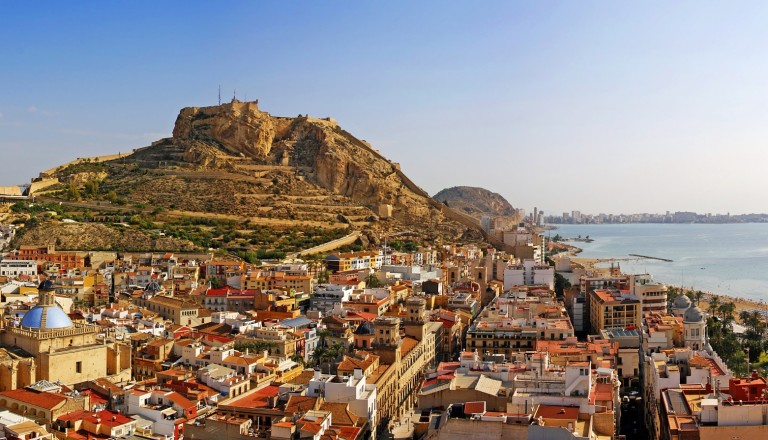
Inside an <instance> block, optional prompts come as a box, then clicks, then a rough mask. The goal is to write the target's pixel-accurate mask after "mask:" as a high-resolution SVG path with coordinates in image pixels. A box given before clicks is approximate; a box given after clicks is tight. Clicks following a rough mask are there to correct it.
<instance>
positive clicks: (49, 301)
mask: <svg viewBox="0 0 768 440" xmlns="http://www.w3.org/2000/svg"><path fill="white" fill-rule="evenodd" d="M37 290H38V292H39V297H38V299H37V305H36V306H34V307H32V309H31V310H30V311H28V312H27V313H25V314H24V317H23V318H22V319H21V323H20V325H21V327H23V328H31V329H39V330H51V329H62V328H69V327H72V325H73V324H72V320H71V319H69V316H67V313H66V312H65V311H64V310H62V309H61V308H60V307H59V306H58V305H57V304H56V295H55V293H54V291H55V287H54V286H53V283H52V282H51V280H45V281H43V282H42V283H40V286H39V287H38V288H37Z"/></svg>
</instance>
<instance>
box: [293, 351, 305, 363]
mask: <svg viewBox="0 0 768 440" xmlns="http://www.w3.org/2000/svg"><path fill="white" fill-rule="evenodd" d="M291 360H292V361H294V362H296V363H297V364H299V365H301V366H304V356H302V355H301V353H299V352H298V351H297V352H296V353H294V354H293V356H291Z"/></svg>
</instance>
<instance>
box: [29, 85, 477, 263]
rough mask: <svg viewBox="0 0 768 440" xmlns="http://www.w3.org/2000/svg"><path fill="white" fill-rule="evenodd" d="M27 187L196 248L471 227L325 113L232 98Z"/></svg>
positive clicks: (437, 235) (273, 246) (462, 233)
mask: <svg viewBox="0 0 768 440" xmlns="http://www.w3.org/2000/svg"><path fill="white" fill-rule="evenodd" d="M30 193H31V195H33V196H34V197H35V198H36V200H38V201H40V202H48V203H49V204H50V207H53V206H63V207H64V208H66V209H65V211H69V212H70V213H69V214H65V215H70V216H71V218H75V219H77V220H82V221H97V222H99V221H100V222H103V223H104V224H107V225H109V226H110V227H113V226H114V225H111V223H130V225H131V226H132V227H138V228H142V229H145V230H153V231H161V232H163V233H166V234H168V236H170V237H176V238H180V239H183V240H191V241H192V242H193V243H195V244H196V245H198V246H199V247H200V248H208V247H214V248H216V247H225V248H227V249H229V250H244V251H250V250H255V249H260V250H278V251H281V252H291V251H294V250H300V249H306V248H309V247H311V246H312V245H315V244H319V242H322V241H323V240H327V239H332V238H338V237H341V236H344V235H346V234H348V233H349V232H351V231H361V232H362V233H363V236H364V239H363V240H362V241H363V242H365V241H366V240H367V241H368V242H371V241H373V242H376V241H378V240H379V239H380V238H381V237H382V236H385V235H386V234H391V233H395V232H398V231H399V232H403V231H407V232H409V233H411V234H413V235H414V236H415V237H417V239H418V240H419V241H420V242H422V243H425V244H428V243H430V242H434V241H435V240H438V239H441V240H454V239H458V238H460V237H478V236H479V234H477V230H478V226H477V225H474V224H473V223H472V222H469V221H466V219H463V218H461V217H457V216H455V215H454V216H451V213H450V212H449V213H448V214H446V213H445V211H446V210H445V207H444V206H443V205H442V204H440V203H439V202H437V201H435V200H434V199H432V198H431V197H429V194H427V193H426V192H424V191H423V190H422V189H421V188H419V187H418V186H417V185H416V184H414V183H413V182H412V181H411V180H410V179H409V178H408V177H407V176H405V175H404V174H403V173H402V172H401V171H400V167H399V166H398V164H396V163H393V162H391V161H390V160H388V159H387V158H386V157H384V156H383V155H382V154H381V153H379V152H378V151H377V150H375V149H373V148H372V147H371V145H369V144H368V143H367V142H365V141H362V140H360V139H358V138H356V137H354V136H353V135H351V134H350V133H348V132H346V131H345V130H343V129H342V128H341V127H340V126H339V125H338V124H337V123H336V121H334V120H333V119H332V118H324V119H319V118H311V117H309V116H306V115H305V116H302V115H299V116H297V117H279V116H273V115H270V114H269V113H267V112H264V111H261V110H259V108H258V103H257V102H240V101H237V100H233V101H232V102H231V103H226V104H221V105H216V106H210V107H188V108H184V109H182V110H181V112H180V113H179V115H178V117H177V119H176V124H175V127H174V130H173V137H171V138H166V139H161V140H158V141H156V142H153V143H152V145H150V146H147V147H143V148H137V149H135V150H134V151H133V152H132V153H130V154H127V155H126V154H122V155H111V156H102V157H97V158H88V159H78V160H76V161H74V162H70V163H68V164H64V165H61V166H59V167H56V168H53V169H50V170H47V171H43V172H42V173H40V177H39V178H38V179H35V181H34V182H33V183H32V185H31V188H30ZM388 207H391V210H392V211H391V216H389V215H388V214H387V211H388ZM274 231H282V232H284V233H280V234H275V233H274ZM329 231H330V232H329ZM32 236H34V234H30V237H32ZM50 239H53V240H55V237H50ZM103 247H105V248H108V247H109V244H108V243H104V244H103ZM182 247H183V246H182Z"/></svg>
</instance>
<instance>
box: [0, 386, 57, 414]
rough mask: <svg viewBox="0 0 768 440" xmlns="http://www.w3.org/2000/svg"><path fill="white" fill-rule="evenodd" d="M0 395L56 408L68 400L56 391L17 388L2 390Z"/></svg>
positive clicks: (40, 406)
mask: <svg viewBox="0 0 768 440" xmlns="http://www.w3.org/2000/svg"><path fill="white" fill-rule="evenodd" d="M0 396H2V397H6V398H8V399H14V400H18V401H20V402H24V403H26V404H28V405H32V406H36V407H38V408H45V409H49V410H50V409H54V408H56V407H57V406H59V405H60V404H62V403H63V402H64V401H66V400H67V397H66V396H62V395H61V394H56V393H46V392H36V391H29V390H25V389H17V390H11V391H3V392H0Z"/></svg>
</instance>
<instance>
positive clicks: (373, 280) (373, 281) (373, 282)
mask: <svg viewBox="0 0 768 440" xmlns="http://www.w3.org/2000/svg"><path fill="white" fill-rule="evenodd" d="M365 287H368V288H371V289H375V288H377V287H381V281H379V277H377V276H376V274H370V275H368V277H366V279H365Z"/></svg>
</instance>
